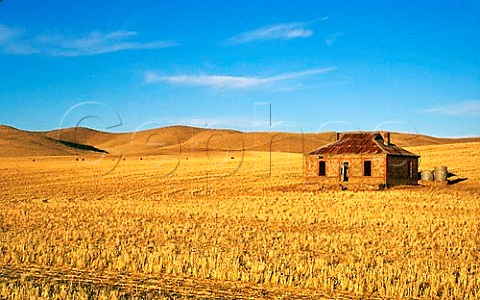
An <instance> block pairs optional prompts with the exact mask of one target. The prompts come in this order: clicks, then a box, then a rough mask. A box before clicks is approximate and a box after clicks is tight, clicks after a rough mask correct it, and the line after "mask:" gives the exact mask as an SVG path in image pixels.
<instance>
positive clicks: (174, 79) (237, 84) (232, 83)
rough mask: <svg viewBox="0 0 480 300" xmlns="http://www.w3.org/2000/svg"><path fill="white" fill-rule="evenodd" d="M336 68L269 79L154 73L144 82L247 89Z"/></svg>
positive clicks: (288, 74) (291, 73) (287, 74)
mask: <svg viewBox="0 0 480 300" xmlns="http://www.w3.org/2000/svg"><path fill="white" fill-rule="evenodd" d="M335 69H336V68H334V67H330V68H317V69H309V70H304V71H299V72H289V73H282V74H279V75H276V76H270V77H245V76H227V75H174V76H162V75H159V74H158V73H156V72H147V73H146V75H145V81H146V82H147V83H155V82H164V83H168V84H179V85H192V86H206V87H211V88H217V89H247V88H252V87H257V86H260V85H265V84H269V83H274V82H278V81H285V80H293V79H297V78H302V77H306V76H311V75H316V74H323V73H327V72H331V71H333V70H335Z"/></svg>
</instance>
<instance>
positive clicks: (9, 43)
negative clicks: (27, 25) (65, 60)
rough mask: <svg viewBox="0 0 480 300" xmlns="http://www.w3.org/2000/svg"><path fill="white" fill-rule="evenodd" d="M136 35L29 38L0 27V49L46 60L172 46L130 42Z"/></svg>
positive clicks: (23, 34) (122, 32)
mask: <svg viewBox="0 0 480 300" xmlns="http://www.w3.org/2000/svg"><path fill="white" fill-rule="evenodd" d="M137 35H138V33H137V32H135V31H123V30H120V31H113V32H108V33H102V32H97V31H95V32H91V33H88V34H86V35H84V36H79V37H66V36H61V35H45V34H44V35H36V36H31V35H28V33H27V32H25V31H22V30H18V29H13V28H9V27H7V26H4V25H0V49H2V50H3V52H6V53H10V54H23V55H25V54H44V55H49V56H87V55H97V54H104V53H112V52H118V51H124V50H136V49H161V48H166V47H172V46H175V45H176V43H174V42H171V41H154V42H137V41H131V39H132V38H134V37H136V36H137Z"/></svg>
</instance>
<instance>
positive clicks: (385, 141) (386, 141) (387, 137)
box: [382, 131, 390, 146]
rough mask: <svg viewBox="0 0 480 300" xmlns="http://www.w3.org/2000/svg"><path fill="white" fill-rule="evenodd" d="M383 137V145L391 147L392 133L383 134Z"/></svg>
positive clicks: (385, 132)
mask: <svg viewBox="0 0 480 300" xmlns="http://www.w3.org/2000/svg"><path fill="white" fill-rule="evenodd" d="M382 137H383V144H384V145H385V146H390V132H388V131H384V132H382Z"/></svg>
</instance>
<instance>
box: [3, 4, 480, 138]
mask: <svg viewBox="0 0 480 300" xmlns="http://www.w3.org/2000/svg"><path fill="white" fill-rule="evenodd" d="M70 2H71V3H70ZM391 2H392V3H389V2H388V3H387V2H385V1H262V2H258V1H141V2H139V1H122V0H119V1H68V2H67V1H52V0H50V1H43V0H39V1H25V0H16V1H14V0H3V1H1V2H0V74H1V78H2V80H1V81H0V124H8V125H12V126H15V127H18V128H21V129H26V130H50V129H54V128H58V127H69V126H75V125H77V124H80V125H81V126H87V127H93V128H97V129H100V130H107V131H114V132H120V131H135V130H137V129H146V128H150V127H157V126H165V125H173V124H185V125H194V126H202V127H212V128H234V129H240V130H245V131H257V130H258V131H264V130H268V131H270V130H272V131H273V130H275V131H302V132H317V131H330V130H333V131H346V130H394V131H404V132H414V133H415V132H418V133H425V134H430V135H436V136H479V135H480V122H479V121H480V55H478V51H479V49H480V1H479V0H474V1H462V2H461V3H460V4H459V2H455V1H402V2H399V3H396V2H398V1H391ZM393 2H395V3H393ZM270 116H271V119H270Z"/></svg>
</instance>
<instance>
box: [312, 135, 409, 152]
mask: <svg viewBox="0 0 480 300" xmlns="http://www.w3.org/2000/svg"><path fill="white" fill-rule="evenodd" d="M340 154H389V155H399V156H415V157H418V155H416V154H414V153H412V152H409V151H407V150H405V149H403V148H401V147H398V146H396V145H394V144H391V143H390V144H388V145H385V144H384V140H383V137H382V135H381V134H380V133H346V134H344V135H343V136H342V138H341V139H340V140H339V141H336V142H333V143H330V144H328V145H325V146H323V147H321V148H319V149H317V150H315V151H313V152H310V155H340Z"/></svg>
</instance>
